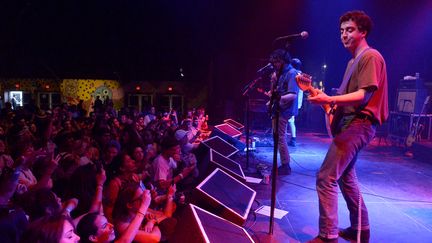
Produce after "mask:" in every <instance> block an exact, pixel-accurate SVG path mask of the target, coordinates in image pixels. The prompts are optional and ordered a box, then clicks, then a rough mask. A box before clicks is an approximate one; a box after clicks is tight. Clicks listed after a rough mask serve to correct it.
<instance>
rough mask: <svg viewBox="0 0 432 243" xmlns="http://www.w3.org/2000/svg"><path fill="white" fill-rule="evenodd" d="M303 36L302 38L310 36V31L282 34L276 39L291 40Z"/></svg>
mask: <svg viewBox="0 0 432 243" xmlns="http://www.w3.org/2000/svg"><path fill="white" fill-rule="evenodd" d="M299 37H300V38H301V39H306V38H308V37H309V33H308V32H307V31H302V32H300V33H298V34H292V35H286V36H281V37H278V38H276V39H275V41H279V40H289V39H294V38H299Z"/></svg>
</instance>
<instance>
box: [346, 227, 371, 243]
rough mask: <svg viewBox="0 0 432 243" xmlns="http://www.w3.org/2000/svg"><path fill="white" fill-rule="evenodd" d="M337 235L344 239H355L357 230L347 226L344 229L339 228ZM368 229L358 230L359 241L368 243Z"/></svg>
mask: <svg viewBox="0 0 432 243" xmlns="http://www.w3.org/2000/svg"><path fill="white" fill-rule="evenodd" d="M339 236H340V237H342V238H343V239H345V240H349V241H356V240H357V230H354V229H352V228H351V227H348V228H346V229H339ZM369 238H370V230H368V229H367V230H360V242H361V243H369Z"/></svg>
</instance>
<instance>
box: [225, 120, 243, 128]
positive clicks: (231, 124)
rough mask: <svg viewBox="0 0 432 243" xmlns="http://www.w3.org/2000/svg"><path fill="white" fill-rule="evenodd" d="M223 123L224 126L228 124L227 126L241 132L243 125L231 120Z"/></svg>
mask: <svg viewBox="0 0 432 243" xmlns="http://www.w3.org/2000/svg"><path fill="white" fill-rule="evenodd" d="M223 122H224V123H225V124H228V125H230V126H232V127H234V128H235V129H237V130H242V129H243V128H244V126H243V124H241V123H240V122H237V121H235V120H233V119H231V118H228V119H225V120H224V121H223Z"/></svg>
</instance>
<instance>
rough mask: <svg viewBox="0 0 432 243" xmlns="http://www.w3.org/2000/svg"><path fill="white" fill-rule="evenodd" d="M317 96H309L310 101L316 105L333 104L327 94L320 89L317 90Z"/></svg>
mask: <svg viewBox="0 0 432 243" xmlns="http://www.w3.org/2000/svg"><path fill="white" fill-rule="evenodd" d="M316 92H317V94H316V95H315V96H312V95H309V96H308V101H309V102H310V103H312V104H315V105H325V104H330V103H331V98H330V96H328V95H327V94H326V93H324V92H322V91H321V90H319V89H316Z"/></svg>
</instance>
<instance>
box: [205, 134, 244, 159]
mask: <svg viewBox="0 0 432 243" xmlns="http://www.w3.org/2000/svg"><path fill="white" fill-rule="evenodd" d="M202 144H204V145H205V146H206V147H207V148H210V149H213V150H216V151H217V152H218V153H220V154H222V155H223V156H225V157H230V156H231V155H233V154H235V153H237V152H238V151H239V150H238V149H237V148H236V147H234V146H233V145H231V144H230V143H228V142H227V141H225V140H223V139H222V138H221V137H219V136H213V137H211V138H209V139H206V140H204V141H202Z"/></svg>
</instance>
